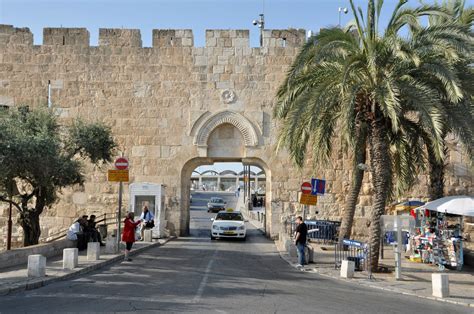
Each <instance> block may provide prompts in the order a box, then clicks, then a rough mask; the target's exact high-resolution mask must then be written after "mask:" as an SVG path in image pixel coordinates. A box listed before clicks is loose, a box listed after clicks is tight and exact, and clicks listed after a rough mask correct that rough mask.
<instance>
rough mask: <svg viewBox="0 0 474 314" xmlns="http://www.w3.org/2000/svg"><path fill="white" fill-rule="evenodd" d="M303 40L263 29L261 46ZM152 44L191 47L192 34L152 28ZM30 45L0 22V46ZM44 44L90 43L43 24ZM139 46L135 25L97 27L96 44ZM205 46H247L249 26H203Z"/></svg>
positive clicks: (293, 32)
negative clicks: (207, 28)
mask: <svg viewBox="0 0 474 314" xmlns="http://www.w3.org/2000/svg"><path fill="white" fill-rule="evenodd" d="M305 40H306V36H305V30H302V29H282V30H264V31H263V47H299V46H301V45H303V44H304V42H305ZM152 41H153V44H152V46H153V48H166V47H194V36H193V32H192V30H190V29H154V30H153V40H152ZM5 45H27V46H32V45H33V34H32V33H31V31H30V29H29V28H16V27H13V26H12V25H0V46H5ZM43 45H45V46H83V47H88V46H90V34H89V31H88V30H87V29H86V28H62V27H61V28H52V27H48V28H44V29H43ZM100 46H112V47H136V48H141V47H142V37H141V33H140V30H139V29H120V28H100V29H99V47H100ZM205 47H223V48H232V47H250V32H249V30H228V29H225V30H223V29H213V30H206V45H205Z"/></svg>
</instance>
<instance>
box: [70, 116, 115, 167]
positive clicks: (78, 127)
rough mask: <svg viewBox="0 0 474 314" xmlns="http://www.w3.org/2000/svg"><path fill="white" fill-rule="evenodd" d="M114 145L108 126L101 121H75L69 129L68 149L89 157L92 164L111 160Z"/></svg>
mask: <svg viewBox="0 0 474 314" xmlns="http://www.w3.org/2000/svg"><path fill="white" fill-rule="evenodd" d="M116 146H117V145H116V144H115V142H114V139H113V138H112V135H111V131H110V128H109V127H106V126H104V125H103V124H101V123H90V124H86V123H84V122H83V121H77V122H75V123H74V124H73V126H72V127H71V128H70V130H69V139H68V147H69V149H70V151H72V152H74V153H77V154H80V155H81V156H82V157H87V158H89V159H90V160H91V162H92V163H94V164H97V163H98V162H100V161H106V162H110V161H112V152H113V150H114V149H115V148H116Z"/></svg>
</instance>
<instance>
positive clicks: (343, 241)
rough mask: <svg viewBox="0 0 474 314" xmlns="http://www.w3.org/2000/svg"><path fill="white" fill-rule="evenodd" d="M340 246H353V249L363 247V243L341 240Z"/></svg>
mask: <svg viewBox="0 0 474 314" xmlns="http://www.w3.org/2000/svg"><path fill="white" fill-rule="evenodd" d="M342 244H344V245H347V246H355V247H363V246H364V243H362V242H359V241H356V240H347V239H344V240H342Z"/></svg>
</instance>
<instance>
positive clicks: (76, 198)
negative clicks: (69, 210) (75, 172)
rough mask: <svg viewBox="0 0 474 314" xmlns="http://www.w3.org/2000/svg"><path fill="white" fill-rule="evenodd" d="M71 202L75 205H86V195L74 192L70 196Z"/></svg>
mask: <svg viewBox="0 0 474 314" xmlns="http://www.w3.org/2000/svg"><path fill="white" fill-rule="evenodd" d="M72 202H73V203H74V204H76V205H84V204H86V203H87V194H86V193H84V192H75V193H74V194H72Z"/></svg>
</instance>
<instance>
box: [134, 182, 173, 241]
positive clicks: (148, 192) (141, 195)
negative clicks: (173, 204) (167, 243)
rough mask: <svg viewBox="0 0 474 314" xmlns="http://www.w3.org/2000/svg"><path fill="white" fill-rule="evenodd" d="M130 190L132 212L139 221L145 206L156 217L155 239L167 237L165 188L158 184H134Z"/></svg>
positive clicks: (153, 233)
mask: <svg viewBox="0 0 474 314" xmlns="http://www.w3.org/2000/svg"><path fill="white" fill-rule="evenodd" d="M129 189H130V211H131V212H134V213H135V217H136V218H137V219H138V218H139V217H140V215H141V213H142V209H143V207H144V206H148V210H149V211H151V212H152V213H153V214H154V215H155V219H154V220H155V227H154V228H153V229H152V236H153V238H162V237H164V236H165V228H166V220H165V186H164V185H162V184H156V183H144V182H143V183H132V184H130V186H129Z"/></svg>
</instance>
